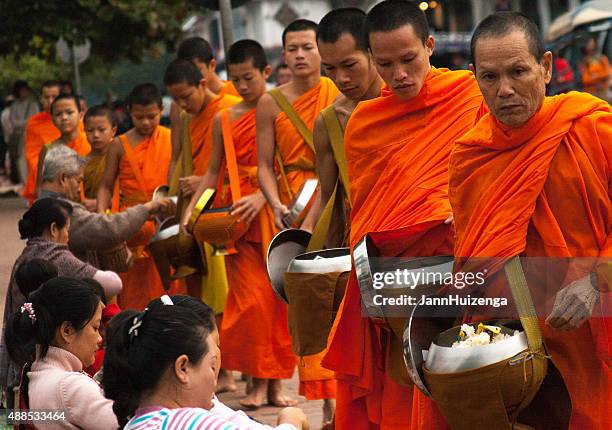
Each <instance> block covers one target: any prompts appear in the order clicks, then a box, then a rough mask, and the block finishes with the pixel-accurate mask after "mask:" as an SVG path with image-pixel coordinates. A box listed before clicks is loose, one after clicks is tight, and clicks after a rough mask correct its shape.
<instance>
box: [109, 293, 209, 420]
mask: <svg viewBox="0 0 612 430" xmlns="http://www.w3.org/2000/svg"><path fill="white" fill-rule="evenodd" d="M171 299H172V301H173V303H174V305H173V306H168V305H164V304H163V303H162V302H161V300H160V299H155V300H152V301H151V302H150V303H149V304H148V306H147V309H145V311H143V312H140V313H139V312H136V311H133V310H127V311H123V312H121V313H119V314H117V315H116V316H115V317H113V319H111V321H110V323H109V325H108V328H107V332H106V333H107V347H106V352H105V355H104V373H103V376H102V385H103V386H104V393H105V395H106V397H107V398H109V399H111V400H113V401H114V404H113V411H114V412H115V415H116V416H117V420H118V421H119V425H120V426H123V425H125V423H126V422H127V420H128V419H129V417H130V416H132V415H133V414H134V411H135V410H136V408H137V407H138V403H139V401H140V398H141V396H142V395H143V393H146V392H149V391H151V390H153V389H155V387H156V386H157V384H158V383H159V380H160V378H161V376H162V375H163V374H164V372H165V371H166V369H168V368H169V367H170V366H173V364H174V362H175V360H176V359H177V358H178V357H179V356H181V355H183V354H185V355H187V357H189V361H190V362H191V363H193V364H197V363H199V362H200V360H201V359H202V358H203V357H204V356H205V355H206V354H207V353H208V348H207V345H206V342H205V341H204V339H206V337H208V335H209V334H210V332H211V327H214V325H213V321H214V319H213V318H212V311H211V310H210V308H209V307H208V306H206V305H204V304H203V303H202V302H200V301H199V300H197V299H194V298H191V297H188V296H173V297H172V298H171ZM133 327H136V328H135V329H134V328H133ZM130 331H131V334H130Z"/></svg>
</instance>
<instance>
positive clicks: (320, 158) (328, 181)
mask: <svg viewBox="0 0 612 430" xmlns="http://www.w3.org/2000/svg"><path fill="white" fill-rule="evenodd" d="M313 141H314V146H315V153H316V156H317V174H318V175H319V182H320V187H321V188H320V190H321V199H320V200H321V204H320V208H321V209H320V210H321V211H322V210H323V208H324V207H325V205H326V204H327V202H328V201H329V199H330V198H331V195H332V193H333V192H334V188H335V187H336V182H337V181H338V166H337V165H336V160H335V158H334V152H333V150H332V147H331V143H330V141H329V134H328V133H327V127H326V126H325V120H324V119H323V116H322V115H319V117H318V118H317V120H316V121H315V125H314V132H313ZM319 213H320V212H319Z"/></svg>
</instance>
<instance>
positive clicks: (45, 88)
mask: <svg viewBox="0 0 612 430" xmlns="http://www.w3.org/2000/svg"><path fill="white" fill-rule="evenodd" d="M59 94H60V83H59V82H58V81H46V82H44V83H43V85H42V94H41V98H40V102H41V105H42V109H43V110H42V112H39V113H37V114H35V115H32V116H31V117H30V119H29V120H28V123H27V124H26V131H25V159H26V163H27V166H28V177H27V179H26V183H25V186H24V188H23V197H25V198H26V199H27V200H28V201H29V203H30V205H31V204H32V203H33V202H34V199H35V198H36V194H35V192H34V191H35V188H36V174H37V172H38V155H39V154H40V150H41V149H42V147H43V145H44V144H46V143H50V142H53V141H54V140H56V139H58V138H59V137H60V135H61V134H60V131H59V130H58V129H57V127H56V126H55V124H53V119H52V118H51V103H53V100H55V98H56V97H57V96H59Z"/></svg>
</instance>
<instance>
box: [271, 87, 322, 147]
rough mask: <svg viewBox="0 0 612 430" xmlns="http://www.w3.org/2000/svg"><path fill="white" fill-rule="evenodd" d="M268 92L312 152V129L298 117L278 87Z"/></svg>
mask: <svg viewBox="0 0 612 430" xmlns="http://www.w3.org/2000/svg"><path fill="white" fill-rule="evenodd" d="M269 93H270V95H271V96H272V98H273V99H274V101H276V104H277V105H278V107H279V108H280V109H281V110H282V111H283V112H285V114H286V115H287V117H288V118H289V121H291V124H293V126H294V127H295V129H296V130H297V132H298V133H300V136H302V139H304V142H306V144H307V145H308V147H309V148H310V149H311V150H312V152H314V150H315V149H314V143H313V141H312V131H311V130H310V129H309V128H308V127H307V126H306V124H304V121H303V120H302V118H300V116H299V115H298V113H297V112H296V111H295V109H293V106H291V103H289V100H287V98H286V97H285V95H284V94H283V93H282V91H281V90H280V89H279V88H273V89H271V90H270V91H269Z"/></svg>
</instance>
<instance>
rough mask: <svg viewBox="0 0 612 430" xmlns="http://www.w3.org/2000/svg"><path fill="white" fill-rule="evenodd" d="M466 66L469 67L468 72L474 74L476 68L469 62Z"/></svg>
mask: <svg viewBox="0 0 612 430" xmlns="http://www.w3.org/2000/svg"><path fill="white" fill-rule="evenodd" d="M468 68H469V69H470V72H472V73H473V74H474V76H476V68H475V67H474V65H473V64H472V63H470V65H469V66H468Z"/></svg>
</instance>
